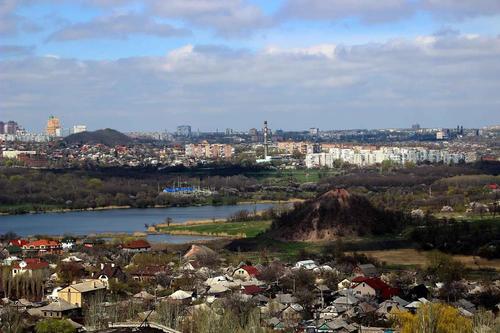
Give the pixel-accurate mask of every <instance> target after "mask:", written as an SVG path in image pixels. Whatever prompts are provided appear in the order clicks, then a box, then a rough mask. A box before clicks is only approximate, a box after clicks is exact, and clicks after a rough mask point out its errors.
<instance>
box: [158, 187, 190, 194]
mask: <svg viewBox="0 0 500 333" xmlns="http://www.w3.org/2000/svg"><path fill="white" fill-rule="evenodd" d="M194 191H195V188H194V187H167V188H165V189H163V192H164V193H179V192H194Z"/></svg>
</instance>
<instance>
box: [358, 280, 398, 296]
mask: <svg viewBox="0 0 500 333" xmlns="http://www.w3.org/2000/svg"><path fill="white" fill-rule="evenodd" d="M352 282H353V283H354V284H356V286H355V287H354V288H353V292H354V295H356V296H362V297H378V298H382V299H389V298H391V297H392V296H395V295H397V294H398V290H397V289H396V288H392V287H391V286H389V285H388V284H387V283H385V282H384V281H382V280H380V279H379V278H367V277H361V276H358V277H356V278H354V279H353V280H352Z"/></svg>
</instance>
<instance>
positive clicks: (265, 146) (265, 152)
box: [264, 120, 269, 158]
mask: <svg viewBox="0 0 500 333" xmlns="http://www.w3.org/2000/svg"><path fill="white" fill-rule="evenodd" d="M268 139H269V128H267V120H264V158H267V155H268V153H269V141H268Z"/></svg>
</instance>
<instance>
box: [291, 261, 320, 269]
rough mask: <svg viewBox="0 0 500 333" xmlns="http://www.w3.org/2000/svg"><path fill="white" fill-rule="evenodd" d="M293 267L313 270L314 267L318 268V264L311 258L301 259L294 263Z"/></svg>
mask: <svg viewBox="0 0 500 333" xmlns="http://www.w3.org/2000/svg"><path fill="white" fill-rule="evenodd" d="M295 268H296V269H306V270H313V269H315V268H318V265H317V264H316V263H315V262H314V261H313V260H302V261H298V262H297V263H296V264H295Z"/></svg>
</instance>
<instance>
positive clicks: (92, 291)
mask: <svg viewBox="0 0 500 333" xmlns="http://www.w3.org/2000/svg"><path fill="white" fill-rule="evenodd" d="M105 289H106V285H105V284H104V283H103V282H102V281H101V280H88V281H84V282H80V283H76V284H72V285H70V286H68V287H66V288H63V289H61V290H59V292H58V293H57V296H58V298H59V299H62V300H64V301H66V302H68V303H71V304H73V305H75V306H77V307H83V305H84V304H85V303H86V302H88V301H89V299H90V298H91V297H93V296H95V295H97V294H98V293H99V292H104V291H105Z"/></svg>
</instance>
